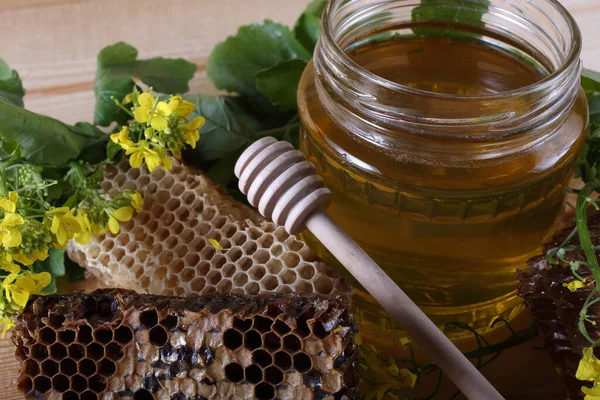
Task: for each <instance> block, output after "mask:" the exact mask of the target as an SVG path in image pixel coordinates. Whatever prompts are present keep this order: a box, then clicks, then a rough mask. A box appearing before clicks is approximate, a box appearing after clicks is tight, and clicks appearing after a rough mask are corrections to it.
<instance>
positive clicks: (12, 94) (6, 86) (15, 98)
mask: <svg viewBox="0 0 600 400" xmlns="http://www.w3.org/2000/svg"><path fill="white" fill-rule="evenodd" d="M23 96H25V89H24V88H23V82H21V78H19V74H18V73H17V71H15V70H13V69H10V68H9V67H8V64H6V62H5V61H4V60H3V59H2V58H0V99H4V100H6V101H8V102H9V103H12V104H14V105H17V106H19V107H23Z"/></svg>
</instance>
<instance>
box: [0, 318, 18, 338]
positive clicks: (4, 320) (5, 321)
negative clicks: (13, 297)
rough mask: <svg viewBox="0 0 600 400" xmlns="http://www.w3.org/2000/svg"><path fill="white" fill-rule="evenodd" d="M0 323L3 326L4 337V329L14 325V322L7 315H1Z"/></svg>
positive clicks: (3, 334)
mask: <svg viewBox="0 0 600 400" xmlns="http://www.w3.org/2000/svg"><path fill="white" fill-rule="evenodd" d="M0 324H2V325H3V328H2V339H4V336H5V335H6V331H8V330H9V329H11V328H12V327H14V326H15V323H14V322H13V321H12V320H11V319H10V318H9V317H7V316H4V317H2V319H0Z"/></svg>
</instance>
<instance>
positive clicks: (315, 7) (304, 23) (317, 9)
mask: <svg viewBox="0 0 600 400" xmlns="http://www.w3.org/2000/svg"><path fill="white" fill-rule="evenodd" d="M326 6H327V0H313V1H312V2H311V3H310V4H309V5H308V7H307V8H306V10H305V11H304V12H303V13H302V15H301V16H300V18H299V19H298V21H296V24H295V25H294V36H296V39H298V41H299V42H300V43H302V45H303V46H304V47H305V48H306V49H307V50H308V51H310V52H311V53H312V52H313V51H314V50H315V46H316V45H317V41H318V40H319V37H320V36H321V16H322V14H323V11H324V10H325V7H326Z"/></svg>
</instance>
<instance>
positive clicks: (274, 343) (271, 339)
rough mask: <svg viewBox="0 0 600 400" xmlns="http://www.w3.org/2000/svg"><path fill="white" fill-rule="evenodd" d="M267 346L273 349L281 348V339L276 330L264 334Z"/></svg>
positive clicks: (264, 341)
mask: <svg viewBox="0 0 600 400" xmlns="http://www.w3.org/2000/svg"><path fill="white" fill-rule="evenodd" d="M263 343H264V345H265V347H266V348H267V349H269V350H271V351H277V350H279V349H280V348H281V339H280V338H279V336H278V335H277V334H276V333H275V332H268V333H266V334H265V335H264V336H263Z"/></svg>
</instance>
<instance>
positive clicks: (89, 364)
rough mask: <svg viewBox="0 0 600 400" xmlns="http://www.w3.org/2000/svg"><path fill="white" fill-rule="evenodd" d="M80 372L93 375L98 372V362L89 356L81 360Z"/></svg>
mask: <svg viewBox="0 0 600 400" xmlns="http://www.w3.org/2000/svg"><path fill="white" fill-rule="evenodd" d="M78 370H79V373H80V374H81V375H83V376H88V377H89V376H92V375H94V374H95V373H96V363H95V362H94V361H92V360H90V359H88V358H84V359H83V360H81V361H79V364H78Z"/></svg>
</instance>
